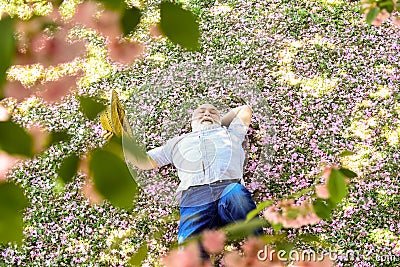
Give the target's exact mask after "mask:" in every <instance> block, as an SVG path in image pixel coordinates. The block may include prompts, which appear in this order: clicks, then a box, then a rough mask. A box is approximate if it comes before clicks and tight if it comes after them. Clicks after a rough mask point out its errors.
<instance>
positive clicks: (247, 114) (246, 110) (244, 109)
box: [221, 105, 253, 127]
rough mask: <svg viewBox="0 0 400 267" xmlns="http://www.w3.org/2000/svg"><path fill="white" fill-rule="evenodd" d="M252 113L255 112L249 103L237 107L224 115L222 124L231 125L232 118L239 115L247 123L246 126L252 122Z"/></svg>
mask: <svg viewBox="0 0 400 267" xmlns="http://www.w3.org/2000/svg"><path fill="white" fill-rule="evenodd" d="M252 113H253V112H252V110H251V107H250V106H249V105H243V106H240V107H236V108H234V109H232V110H231V111H229V112H228V113H226V114H225V115H224V117H223V118H222V120H221V125H222V126H226V127H229V125H230V124H231V122H232V120H233V119H234V118H235V117H238V118H239V119H240V120H241V121H242V122H243V123H244V124H246V126H249V125H250V122H251V115H252Z"/></svg>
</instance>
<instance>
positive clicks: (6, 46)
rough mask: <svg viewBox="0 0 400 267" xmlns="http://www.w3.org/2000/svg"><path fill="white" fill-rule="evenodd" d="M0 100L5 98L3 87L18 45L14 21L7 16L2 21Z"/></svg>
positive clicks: (0, 29)
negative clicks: (15, 37)
mask: <svg viewBox="0 0 400 267" xmlns="http://www.w3.org/2000/svg"><path fill="white" fill-rule="evenodd" d="M0 35H1V42H0V99H2V98H4V93H3V85H4V83H5V81H6V77H7V74H6V71H7V70H8V68H9V67H10V66H11V64H12V62H13V60H14V56H15V52H16V43H15V39H14V20H13V19H11V18H10V17H8V16H6V17H3V18H1V19H0Z"/></svg>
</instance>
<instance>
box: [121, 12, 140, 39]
mask: <svg viewBox="0 0 400 267" xmlns="http://www.w3.org/2000/svg"><path fill="white" fill-rule="evenodd" d="M141 15H142V14H141V13H140V10H139V9H137V8H136V7H133V8H130V9H126V10H125V12H124V15H123V16H122V18H121V27H122V31H123V33H124V35H127V34H129V33H130V32H134V31H135V29H136V26H137V25H138V24H139V22H140V17H141Z"/></svg>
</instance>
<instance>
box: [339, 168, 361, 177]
mask: <svg viewBox="0 0 400 267" xmlns="http://www.w3.org/2000/svg"><path fill="white" fill-rule="evenodd" d="M339 171H340V172H341V173H342V174H343V175H344V176H346V177H348V178H355V177H357V173H355V172H353V171H350V170H349V169H345V168H340V169H339Z"/></svg>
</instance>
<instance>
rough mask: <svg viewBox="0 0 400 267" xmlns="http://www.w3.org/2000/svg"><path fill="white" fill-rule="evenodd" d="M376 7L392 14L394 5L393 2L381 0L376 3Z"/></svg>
mask: <svg viewBox="0 0 400 267" xmlns="http://www.w3.org/2000/svg"><path fill="white" fill-rule="evenodd" d="M377 4H378V7H379V8H380V9H386V10H387V12H389V13H392V12H393V9H394V3H393V0H381V1H378V3H377Z"/></svg>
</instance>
